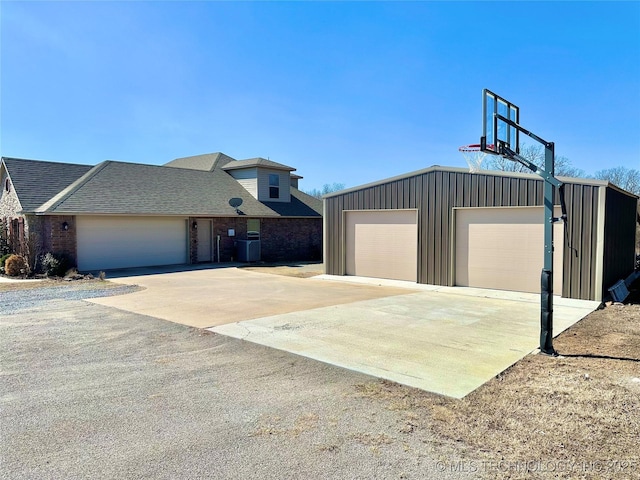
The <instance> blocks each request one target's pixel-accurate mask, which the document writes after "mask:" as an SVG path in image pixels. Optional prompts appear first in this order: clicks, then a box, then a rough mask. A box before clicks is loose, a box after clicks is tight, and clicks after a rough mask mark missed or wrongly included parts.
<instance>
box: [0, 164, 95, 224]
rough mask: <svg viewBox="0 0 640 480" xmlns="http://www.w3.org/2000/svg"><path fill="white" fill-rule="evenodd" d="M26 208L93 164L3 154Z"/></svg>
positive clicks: (49, 194)
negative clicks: (11, 156) (46, 160)
mask: <svg viewBox="0 0 640 480" xmlns="http://www.w3.org/2000/svg"><path fill="white" fill-rule="evenodd" d="M2 161H3V162H4V164H5V165H6V168H7V171H8V172H9V176H10V178H11V183H12V185H13V188H14V190H15V192H16V194H17V195H18V198H19V199H20V204H21V205H22V209H23V211H24V212H33V211H34V210H35V209H36V208H38V207H39V206H40V205H42V204H43V203H44V202H46V201H47V200H49V199H50V198H51V197H53V196H54V195H56V194H57V193H58V192H60V191H61V190H63V189H65V188H66V187H67V186H69V185H70V184H71V183H73V182H74V181H75V180H77V179H78V178H80V177H81V176H82V175H84V174H85V173H87V172H88V171H89V170H91V168H92V167H91V165H78V164H73V163H56V162H44V161H40V160H25V159H21V158H8V157H2Z"/></svg>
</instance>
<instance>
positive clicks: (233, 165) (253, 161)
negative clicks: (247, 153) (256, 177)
mask: <svg viewBox="0 0 640 480" xmlns="http://www.w3.org/2000/svg"><path fill="white" fill-rule="evenodd" d="M251 167H265V168H271V169H273V170H286V171H288V172H292V171H294V170H295V168H293V167H289V166H287V165H283V164H282V163H278V162H274V161H271V160H267V159H266V158H260V157H258V158H249V159H247V160H234V161H233V162H229V163H227V164H226V165H224V166H223V167H222V169H223V170H238V169H240V168H251Z"/></svg>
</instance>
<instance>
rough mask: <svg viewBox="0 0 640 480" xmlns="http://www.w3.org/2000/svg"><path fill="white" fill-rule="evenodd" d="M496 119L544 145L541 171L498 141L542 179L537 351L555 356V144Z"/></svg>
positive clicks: (505, 151) (557, 182)
mask: <svg viewBox="0 0 640 480" xmlns="http://www.w3.org/2000/svg"><path fill="white" fill-rule="evenodd" d="M495 116H496V117H497V119H499V120H501V121H503V122H505V123H506V124H508V125H510V126H512V127H515V128H517V129H518V130H519V131H521V132H523V133H524V134H526V135H528V136H529V137H531V138H533V139H534V140H536V141H538V142H540V143H542V144H543V145H544V170H543V169H541V168H540V167H538V166H537V165H536V164H535V163H533V162H531V161H529V160H527V159H526V158H524V157H521V156H520V155H518V154H517V153H516V152H515V151H513V150H511V148H510V147H509V146H508V145H506V144H505V143H504V142H500V141H499V142H498V143H499V152H498V153H499V154H500V155H503V156H506V157H507V158H508V159H509V160H514V161H516V162H518V163H521V164H522V165H524V166H525V167H527V168H529V169H530V170H532V171H533V172H534V173H536V174H537V175H539V176H541V177H542V178H543V179H544V181H545V182H544V265H543V267H542V273H541V276H540V352H541V353H543V354H545V355H551V356H554V357H555V356H558V352H556V350H555V348H553V224H554V222H556V221H558V220H560V219H558V218H554V216H553V213H554V212H553V199H554V197H555V189H556V187H558V188H559V189H562V182H561V181H560V180H558V179H557V178H556V177H555V176H554V175H555V162H554V159H555V145H554V143H553V142H547V141H545V140H543V139H541V138H540V137H538V136H537V135H535V134H533V133H531V132H529V131H528V130H526V129H524V128H522V127H521V126H520V125H518V124H517V123H515V122H513V121H512V120H510V119H508V118H506V117H503V116H502V115H500V114H497V113H496V114H495ZM560 193H561V195H560V200H561V203H562V205H561V208H562V217H561V218H562V220H564V221H566V213H565V205H564V198H563V197H564V195H562V193H563V192H562V191H561V192H560Z"/></svg>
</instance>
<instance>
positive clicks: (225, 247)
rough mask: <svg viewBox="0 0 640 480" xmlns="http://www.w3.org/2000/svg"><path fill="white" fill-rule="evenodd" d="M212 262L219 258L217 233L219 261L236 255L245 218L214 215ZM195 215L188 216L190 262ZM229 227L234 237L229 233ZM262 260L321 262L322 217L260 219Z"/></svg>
mask: <svg viewBox="0 0 640 480" xmlns="http://www.w3.org/2000/svg"><path fill="white" fill-rule="evenodd" d="M211 220H212V221H213V236H212V241H213V245H214V250H213V251H214V262H217V261H218V250H217V246H216V245H217V236H218V235H220V261H221V262H231V261H236V260H237V258H238V255H237V251H236V247H237V241H238V240H246V238H247V217H229V218H213V219H211ZM194 221H197V219H195V218H190V219H189V235H190V239H189V245H190V254H191V255H190V260H191V263H197V261H198V229H197V228H194V227H193V222H194ZM229 229H234V230H235V236H233V237H230V236H229ZM260 238H261V240H262V241H261V245H260V246H261V254H262V260H263V261H266V262H275V261H291V262H293V261H304V260H307V261H320V260H322V218H262V219H260Z"/></svg>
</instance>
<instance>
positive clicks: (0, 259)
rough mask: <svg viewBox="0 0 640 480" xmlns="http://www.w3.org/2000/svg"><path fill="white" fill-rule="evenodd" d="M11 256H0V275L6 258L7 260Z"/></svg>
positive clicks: (8, 254)
mask: <svg viewBox="0 0 640 480" xmlns="http://www.w3.org/2000/svg"><path fill="white" fill-rule="evenodd" d="M10 256H11V254H10V253H7V254H5V255H2V256H1V257H0V273H4V262H6V261H7V258H9V257H10Z"/></svg>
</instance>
